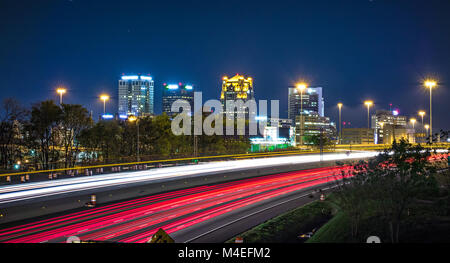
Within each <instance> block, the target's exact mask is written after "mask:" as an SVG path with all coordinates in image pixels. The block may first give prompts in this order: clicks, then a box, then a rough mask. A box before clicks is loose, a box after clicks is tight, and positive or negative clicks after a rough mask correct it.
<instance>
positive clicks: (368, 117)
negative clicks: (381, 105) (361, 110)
mask: <svg viewBox="0 0 450 263" xmlns="http://www.w3.org/2000/svg"><path fill="white" fill-rule="evenodd" d="M364 104H365V105H366V106H367V144H369V129H370V106H372V105H373V101H370V100H366V101H365V102H364Z"/></svg>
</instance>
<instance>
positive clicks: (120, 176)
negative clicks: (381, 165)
mask: <svg viewBox="0 0 450 263" xmlns="http://www.w3.org/2000/svg"><path fill="white" fill-rule="evenodd" d="M375 155H377V153H376V152H353V153H351V154H350V155H346V154H345V153H334V154H324V155H323V157H322V160H323V161H339V160H341V161H342V160H346V159H353V158H367V157H373V156H375ZM320 158H321V157H320V156H319V154H314V155H301V156H283V157H269V158H261V159H247V160H232V161H216V162H207V163H200V164H198V165H186V166H174V167H165V168H157V169H150V170H144V171H132V172H122V173H113V174H103V175H96V176H86V177H77V178H68V179H60V180H53V181H50V180H49V181H42V182H34V183H25V184H17V185H6V186H1V187H0V207H4V206H6V205H9V206H11V205H14V203H19V202H23V201H27V200H35V199H37V198H45V197H54V198H55V197H56V198H57V196H58V195H63V194H69V193H77V192H80V191H86V190H102V189H108V188H113V187H127V186H130V185H133V184H134V185H136V184H141V183H149V182H163V181H167V180H173V179H176V178H181V177H187V176H192V177H195V176H200V175H208V174H209V175H215V174H220V173H223V172H239V171H243V170H249V169H264V168H266V167H267V168H269V167H274V166H280V165H289V164H302V163H314V162H320V161H321V159H320Z"/></svg>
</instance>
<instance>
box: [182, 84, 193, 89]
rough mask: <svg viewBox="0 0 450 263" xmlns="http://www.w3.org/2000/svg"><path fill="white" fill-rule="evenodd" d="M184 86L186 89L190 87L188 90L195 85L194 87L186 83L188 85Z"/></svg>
mask: <svg viewBox="0 0 450 263" xmlns="http://www.w3.org/2000/svg"><path fill="white" fill-rule="evenodd" d="M184 88H185V89H188V90H191V89H193V87H192V86H191V85H186V86H184Z"/></svg>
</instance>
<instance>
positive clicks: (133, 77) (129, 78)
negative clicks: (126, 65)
mask: <svg viewBox="0 0 450 263" xmlns="http://www.w3.org/2000/svg"><path fill="white" fill-rule="evenodd" d="M138 78H139V76H122V80H137V79H138Z"/></svg>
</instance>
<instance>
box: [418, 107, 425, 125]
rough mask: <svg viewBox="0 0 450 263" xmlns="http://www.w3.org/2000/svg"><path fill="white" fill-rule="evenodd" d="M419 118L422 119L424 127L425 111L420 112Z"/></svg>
mask: <svg viewBox="0 0 450 263" xmlns="http://www.w3.org/2000/svg"><path fill="white" fill-rule="evenodd" d="M419 116H420V117H422V126H423V116H425V111H422V110H421V111H419Z"/></svg>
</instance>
